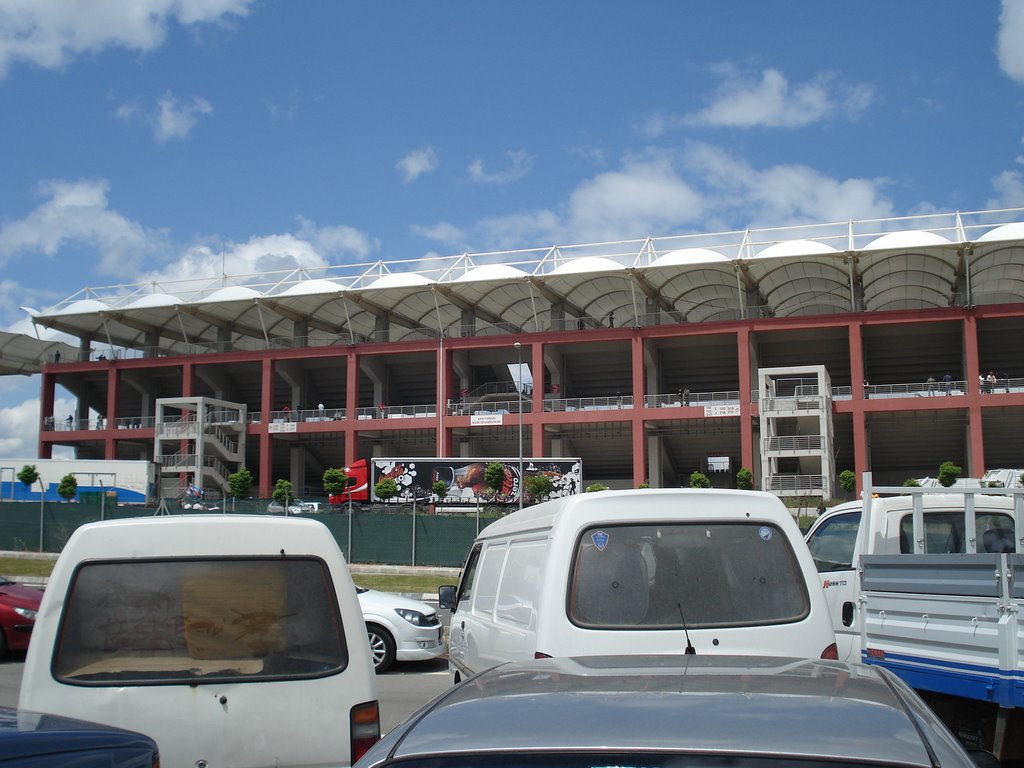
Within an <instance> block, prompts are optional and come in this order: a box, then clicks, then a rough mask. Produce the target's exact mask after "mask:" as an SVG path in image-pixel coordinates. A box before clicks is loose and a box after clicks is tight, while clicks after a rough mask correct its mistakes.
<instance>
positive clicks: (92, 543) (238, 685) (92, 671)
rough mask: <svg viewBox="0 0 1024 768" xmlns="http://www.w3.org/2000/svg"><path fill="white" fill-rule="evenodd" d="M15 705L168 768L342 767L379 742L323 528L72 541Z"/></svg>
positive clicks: (236, 524) (299, 523)
mask: <svg viewBox="0 0 1024 768" xmlns="http://www.w3.org/2000/svg"><path fill="white" fill-rule="evenodd" d="M18 705H19V707H20V708H22V709H30V710H35V711H39V712H48V713H52V714H57V715H64V716H67V717H76V718H81V719H89V720H94V721H97V722H101V723H104V724H107V725H113V726H117V727H120V728H125V729H129V730H133V731H138V732H140V733H144V734H146V735H147V736H150V737H151V738H153V739H154V740H155V741H156V742H157V745H158V746H159V749H160V758H161V762H162V764H163V765H166V766H207V765H208V766H210V767H211V768H219V767H222V766H234V767H235V768H256V767H257V766H280V767H283V766H304V768H311V767H312V766H328V765H330V766H339V765H349V764H350V763H352V762H354V761H355V759H356V758H358V756H359V755H360V754H362V752H364V751H365V750H366V749H368V748H369V747H370V746H371V745H372V744H373V743H375V742H376V740H377V739H378V738H379V736H380V718H379V708H378V703H377V689H376V681H375V678H374V671H373V664H372V662H371V660H370V648H369V644H368V642H367V637H366V627H365V625H364V623H363V616H362V612H361V610H360V608H359V601H358V600H357V598H356V590H355V587H354V586H353V584H352V577H351V576H350V574H349V569H348V566H347V565H346V563H345V561H344V558H343V557H342V554H341V551H340V550H339V549H338V545H337V543H336V542H335V540H334V537H333V536H332V535H331V533H330V531H329V530H328V529H327V528H326V527H325V526H324V525H322V524H321V523H319V522H317V521H314V520H306V519H301V518H294V517H267V516H265V515H259V516H226V515H186V516H181V515H175V516H171V517H147V518H134V519H127V520H113V521H107V522H101V523H92V524H88V525H84V526H82V527H81V528H79V529H78V530H77V531H75V532H74V533H73V534H72V535H71V537H70V539H69V540H68V543H67V544H66V545H65V547H64V550H63V551H62V553H61V555H60V557H59V558H58V560H57V563H56V565H55V566H54V569H53V572H52V574H51V576H50V580H49V583H48V585H47V588H46V593H45V595H44V596H43V601H42V604H41V605H40V607H39V613H38V616H37V619H36V624H35V628H34V630H33V635H32V643H31V644H30V646H29V651H28V655H27V657H26V660H25V668H24V673H23V678H22V684H21V694H20V699H19V702H18Z"/></svg>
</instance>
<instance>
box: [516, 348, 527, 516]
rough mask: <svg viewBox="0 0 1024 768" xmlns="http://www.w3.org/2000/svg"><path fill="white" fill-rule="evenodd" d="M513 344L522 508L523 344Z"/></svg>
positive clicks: (520, 500)
mask: <svg viewBox="0 0 1024 768" xmlns="http://www.w3.org/2000/svg"><path fill="white" fill-rule="evenodd" d="M513 346H515V348H516V362H517V368H518V374H517V376H516V378H517V379H518V380H517V381H516V389H517V390H518V393H519V394H518V397H517V400H518V401H519V403H518V404H519V508H520V509H522V508H523V496H525V495H526V478H524V477H523V345H522V344H521V343H519V342H518V341H517V342H516V343H515V344H514V345H513Z"/></svg>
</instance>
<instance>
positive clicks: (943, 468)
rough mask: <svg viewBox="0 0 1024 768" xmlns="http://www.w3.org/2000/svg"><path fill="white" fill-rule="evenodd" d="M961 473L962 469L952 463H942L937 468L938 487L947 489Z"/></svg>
mask: <svg viewBox="0 0 1024 768" xmlns="http://www.w3.org/2000/svg"><path fill="white" fill-rule="evenodd" d="M963 471H964V470H963V467H958V466H957V465H956V464H954V463H953V462H952V461H944V462H942V464H941V465H940V466H939V485H941V486H942V487H943V488H949V487H950V486H951V485H953V483H955V482H956V479H957V478H958V477H960V475H961V474H963Z"/></svg>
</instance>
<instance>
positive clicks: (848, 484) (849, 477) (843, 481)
mask: <svg viewBox="0 0 1024 768" xmlns="http://www.w3.org/2000/svg"><path fill="white" fill-rule="evenodd" d="M839 487H840V488H842V489H843V490H844V491H846V493H853V492H854V490H856V488H857V475H856V474H854V472H853V470H852V469H844V470H843V471H842V472H840V473H839Z"/></svg>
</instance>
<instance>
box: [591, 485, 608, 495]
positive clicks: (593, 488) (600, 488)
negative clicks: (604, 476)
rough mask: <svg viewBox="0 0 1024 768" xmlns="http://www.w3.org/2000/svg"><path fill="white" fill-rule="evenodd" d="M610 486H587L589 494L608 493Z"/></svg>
mask: <svg viewBox="0 0 1024 768" xmlns="http://www.w3.org/2000/svg"><path fill="white" fill-rule="evenodd" d="M607 490H608V486H607V485H605V484H604V483H592V484H591V485H588V486H587V491H586V492H587V493H598V492H599V491H607Z"/></svg>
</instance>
